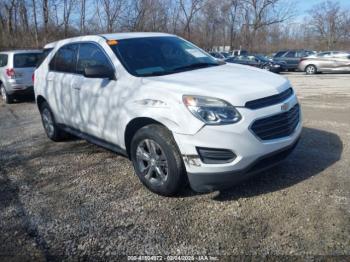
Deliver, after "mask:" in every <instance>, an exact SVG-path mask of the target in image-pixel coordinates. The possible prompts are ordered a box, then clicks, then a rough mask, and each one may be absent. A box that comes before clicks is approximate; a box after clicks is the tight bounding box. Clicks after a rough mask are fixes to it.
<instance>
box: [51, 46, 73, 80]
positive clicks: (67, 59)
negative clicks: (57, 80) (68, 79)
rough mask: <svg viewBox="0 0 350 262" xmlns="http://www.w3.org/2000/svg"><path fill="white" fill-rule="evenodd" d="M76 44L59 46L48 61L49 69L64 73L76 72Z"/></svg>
mask: <svg viewBox="0 0 350 262" xmlns="http://www.w3.org/2000/svg"><path fill="white" fill-rule="evenodd" d="M77 52H78V44H69V45H65V46H63V47H61V48H60V49H59V50H58V51H57V52H56V54H55V56H54V57H53V59H52V60H51V62H50V70H51V71H57V72H65V73H75V72H76V61H77Z"/></svg>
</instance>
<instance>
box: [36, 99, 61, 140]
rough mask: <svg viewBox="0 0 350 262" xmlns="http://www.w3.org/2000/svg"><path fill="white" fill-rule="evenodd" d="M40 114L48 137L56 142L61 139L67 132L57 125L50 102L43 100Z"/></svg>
mask: <svg viewBox="0 0 350 262" xmlns="http://www.w3.org/2000/svg"><path fill="white" fill-rule="evenodd" d="M40 114H41V120H42V123H43V127H44V129H45V132H46V135H47V137H48V138H50V139H51V140H53V141H56V142H57V141H61V140H62V139H63V138H64V137H65V132H64V131H62V130H61V129H60V128H59V127H58V126H57V123H56V122H55V118H54V116H53V113H52V111H51V109H50V106H49V105H48V103H46V102H43V104H42V105H41V106H40Z"/></svg>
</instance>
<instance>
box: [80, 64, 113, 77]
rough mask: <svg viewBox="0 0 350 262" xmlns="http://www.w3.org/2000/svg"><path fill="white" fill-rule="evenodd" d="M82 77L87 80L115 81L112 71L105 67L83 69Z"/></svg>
mask: <svg viewBox="0 0 350 262" xmlns="http://www.w3.org/2000/svg"><path fill="white" fill-rule="evenodd" d="M84 76H85V77H87V78H108V79H110V80H116V78H115V72H114V70H113V69H111V68H109V67H106V66H88V67H85V69H84Z"/></svg>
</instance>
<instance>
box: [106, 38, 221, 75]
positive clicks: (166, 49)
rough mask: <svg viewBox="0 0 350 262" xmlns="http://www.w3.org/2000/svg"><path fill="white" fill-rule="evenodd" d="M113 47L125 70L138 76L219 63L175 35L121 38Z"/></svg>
mask: <svg viewBox="0 0 350 262" xmlns="http://www.w3.org/2000/svg"><path fill="white" fill-rule="evenodd" d="M111 48H112V50H113V52H114V53H115V54H116V55H117V57H118V58H119V60H120V62H121V63H122V64H123V66H124V67H125V68H126V70H127V71H128V72H129V73H130V74H132V75H134V76H139V77H140V76H155V75H166V74H174V73H178V72H183V71H189V70H195V69H199V68H204V67H210V66H218V65H220V63H218V62H217V61H216V60H215V58H213V57H212V56H209V55H207V54H206V53H205V52H203V51H202V50H201V49H199V48H198V47H196V46H194V45H193V44H191V43H189V42H186V41H184V40H182V39H180V38H178V37H173V36H169V37H167V36H165V37H145V38H132V39H122V40H118V43H117V44H115V45H112V46H111Z"/></svg>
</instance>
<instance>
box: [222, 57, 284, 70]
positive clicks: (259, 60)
mask: <svg viewBox="0 0 350 262" xmlns="http://www.w3.org/2000/svg"><path fill="white" fill-rule="evenodd" d="M225 61H226V62H228V63H234V64H241V65H249V66H254V67H258V68H261V69H265V70H268V71H271V72H274V73H280V72H281V71H285V63H283V62H280V63H279V62H274V61H270V60H269V59H267V58H265V57H264V56H261V55H259V56H254V55H248V56H236V57H231V58H228V59H226V60H225Z"/></svg>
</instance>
